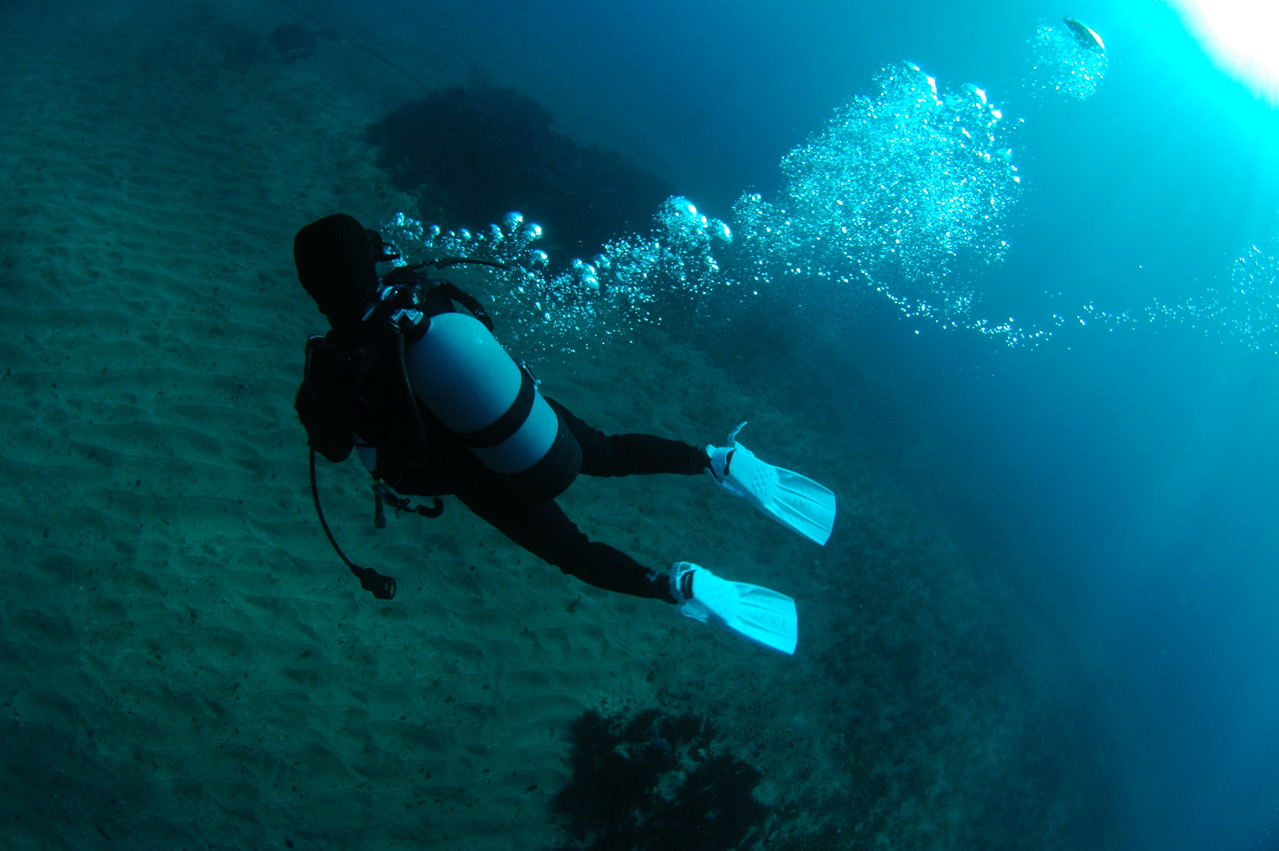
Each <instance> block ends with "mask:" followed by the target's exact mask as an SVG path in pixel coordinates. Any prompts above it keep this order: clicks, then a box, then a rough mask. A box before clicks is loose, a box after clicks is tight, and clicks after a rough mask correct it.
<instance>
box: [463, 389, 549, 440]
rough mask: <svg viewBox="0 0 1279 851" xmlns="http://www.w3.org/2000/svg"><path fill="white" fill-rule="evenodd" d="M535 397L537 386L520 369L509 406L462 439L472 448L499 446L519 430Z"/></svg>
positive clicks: (530, 410) (526, 418) (531, 407)
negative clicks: (517, 389) (495, 417)
mask: <svg viewBox="0 0 1279 851" xmlns="http://www.w3.org/2000/svg"><path fill="white" fill-rule="evenodd" d="M536 397H537V388H536V387H535V386H534V385H533V379H532V378H531V377H530V376H529V374H528V371H527V370H524V369H521V370H520V389H519V392H517V393H516V394H515V399H514V401H512V402H511V407H509V408H507V409H506V413H504V414H502V416H500V417H498V418H497V419H495V420H494V421H493V422H491V423H489V424H488V425H486V426H485V427H484V428H482V429H479V430H478V431H472V432H467V433H466V434H464V435H462V440H463V441H464V442H465V443H466V445H467V446H469V447H471V448H472V449H488V448H491V447H494V446H501V445H502V444H503V443H505V442H506V441H508V440H510V439H511V437H512V436H513V435H514V434H515V433H516V432H517V431H519V430H520V428H521V427H522V426H523V425H524V423H525V421H526V420H528V417H529V414H530V413H531V412H532V410H533V400H534V399H535V398H536Z"/></svg>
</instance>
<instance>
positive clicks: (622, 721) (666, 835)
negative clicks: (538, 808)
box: [552, 709, 769, 851]
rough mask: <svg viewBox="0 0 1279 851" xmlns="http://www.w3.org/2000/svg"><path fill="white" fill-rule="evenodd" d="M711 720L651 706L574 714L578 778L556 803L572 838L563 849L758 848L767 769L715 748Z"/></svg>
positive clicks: (717, 850) (574, 759)
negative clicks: (630, 711) (760, 793)
mask: <svg viewBox="0 0 1279 851" xmlns="http://www.w3.org/2000/svg"><path fill="white" fill-rule="evenodd" d="M714 738H715V732H714V730H713V728H712V727H711V725H710V724H709V722H707V721H705V720H703V719H701V718H698V717H696V716H693V715H663V714H662V713H661V711H660V710H657V709H648V710H645V711H643V712H640V713H638V714H635V715H632V716H629V717H628V716H626V715H623V714H618V715H613V716H610V717H605V716H603V715H601V714H600V713H598V712H596V711H594V710H587V711H586V712H584V713H583V714H582V715H581V717H579V718H578V719H577V721H575V722H574V724H573V728H572V733H571V739H572V747H573V750H572V757H571V761H572V767H573V779H572V780H571V781H570V782H569V784H568V785H567V786H565V787H564V788H563V789H561V790H560V791H559V793H557V794H556V796H555V798H554V801H553V802H552V808H553V809H554V811H555V812H556V814H557V815H558V816H559V817H560V818H561V819H562V820H563V823H564V826H565V828H566V829H567V830H568V832H569V833H570V834H571V835H572V836H573V837H574V841H573V842H572V843H570V844H568V845H563V846H561V847H560V848H559V849H557V851H623V849H625V851H660V849H676V848H678V849H680V851H721V849H730V848H731V849H748V848H755V847H759V845H760V843H761V841H762V832H763V826H764V820H765V819H766V817H767V816H768V814H769V808H768V807H766V806H765V805H764V804H762V803H760V802H759V801H758V800H757V799H756V798H755V795H754V791H755V787H756V786H758V785H759V781H760V773H759V771H758V770H756V769H755V767H754V766H752V765H750V764H749V763H747V762H745V761H743V760H741V759H739V758H737V757H736V756H734V755H732V754H730V753H721V752H716V750H715V748H714V744H713V742H714Z"/></svg>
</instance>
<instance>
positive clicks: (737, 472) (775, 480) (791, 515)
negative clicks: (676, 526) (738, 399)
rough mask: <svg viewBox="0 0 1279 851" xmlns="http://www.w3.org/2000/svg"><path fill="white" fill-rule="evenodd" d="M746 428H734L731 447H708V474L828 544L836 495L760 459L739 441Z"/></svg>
mask: <svg viewBox="0 0 1279 851" xmlns="http://www.w3.org/2000/svg"><path fill="white" fill-rule="evenodd" d="M744 425H746V423H742V425H739V426H738V427H737V428H735V429H733V431H732V433H731V434H729V436H728V445H727V446H723V447H715V446H708V447H706V454H707V455H709V456H710V458H711V466H710V469H709V470H707V473H709V474H710V477H711V478H712V479H714V480H715V481H716V482H718V483H719V484H720V485H721V486H723V487H724V489H725V490H728V491H729V492H731V493H735V494H737V495H738V496H740V497H743V498H744V499H745V500H746V501H747V502H749V503H750V504H751V505H753V506H755V507H756V508H758V509H759V510H760V511H762V512H764V513H765V514H767V515H768V516H769V517H772V518H773V519H774V520H776V521H777V522H778V523H781V524H783V525H784V526H789V527H790V528H791V529H794V530H795V531H796V532H798V533H800V534H801V535H803V536H804V537H806V538H808V539H809V540H811V541H816V542H817V543H819V544H825V543H826V542H827V541H828V540H830V533H831V529H832V528H834V526H835V494H834V492H832V491H831V489H830V488H828V487H825V486H823V485H820V484H818V483H817V482H815V481H813V480H812V479H810V478H808V477H807V476H801V475H800V474H799V473H796V472H793V471H791V470H787V469H784V468H782V467H774V466H773V465H772V464H769V463H767V462H764V461H761V460H759V458H757V457H756V456H755V453H754V452H751V451H750V450H749V449H747V448H746V447H745V446H742V445H741V444H740V443H738V442H737V433H738V432H739V431H741V430H742V426H744Z"/></svg>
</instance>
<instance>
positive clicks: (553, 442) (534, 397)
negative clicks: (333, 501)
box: [405, 312, 582, 499]
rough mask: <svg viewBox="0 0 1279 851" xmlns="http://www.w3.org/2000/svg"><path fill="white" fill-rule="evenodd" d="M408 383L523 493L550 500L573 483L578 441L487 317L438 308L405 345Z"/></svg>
mask: <svg viewBox="0 0 1279 851" xmlns="http://www.w3.org/2000/svg"><path fill="white" fill-rule="evenodd" d="M405 365H406V366H407V368H408V376H409V384H410V386H411V387H412V388H413V392H414V394H415V395H416V396H417V397H418V399H419V400H421V402H422V404H424V405H425V406H426V407H427V408H428V409H429V410H430V411H431V412H432V413H433V414H435V416H436V417H438V418H439V420H440V422H442V423H443V424H444V426H445V427H446V428H447V429H448V430H449V431H451V432H453V433H454V434H456V435H458V436H459V437H460V438H461V439H462V441H463V443H465V444H466V446H467V447H468V448H469V449H470V451H471V452H473V453H475V455H476V456H477V457H478V458H479V459H480V461H482V462H483V463H484V465H485V466H486V467H488V469H490V470H492V471H493V472H494V473H497V474H499V475H500V476H502V477H503V478H504V479H505V480H506V481H507V482H508V483H509V484H510V485H511V486H512V487H513V488H514V489H515V490H516V491H517V492H518V493H520V494H521V495H522V496H524V497H526V498H528V499H550V498H552V497H554V496H556V495H557V494H559V493H560V492H562V491H563V490H564V489H565V488H567V487H568V486H569V484H570V483H571V482H572V481H573V479H574V477H575V476H576V475H577V472H578V470H579V469H580V467H581V461H582V453H581V447H579V446H578V445H577V441H576V439H574V437H573V435H572V433H571V432H570V431H569V429H568V427H567V426H566V425H565V424H564V423H563V422H562V420H561V419H560V417H559V415H558V414H557V413H556V412H555V410H554V409H553V408H552V407H551V406H550V405H549V404H548V403H547V401H546V399H545V398H543V396H542V394H541V393H539V392H538V390H537V387H536V386H535V384H534V381H533V378H532V376H530V375H529V374H528V372H527V371H526V370H524V369H522V368H521V367H520V366H519V365H518V364H517V363H515V361H514V360H512V359H511V356H510V355H509V354H508V353H507V351H506V349H504V348H503V347H502V344H501V343H499V342H498V341H497V339H496V338H495V337H494V336H493V334H492V332H490V331H489V329H488V328H487V327H485V325H484V323H482V322H481V321H480V320H478V319H476V318H475V317H474V316H472V315H471V314H469V313H453V312H446V313H437V314H434V315H432V316H430V317H429V320H428V324H427V327H426V332H425V333H424V334H422V335H421V336H420V337H418V339H416V340H414V341H413V342H411V343H410V344H409V345H408V346H407V348H406V350H405Z"/></svg>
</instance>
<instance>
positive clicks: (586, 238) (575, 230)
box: [368, 86, 673, 253]
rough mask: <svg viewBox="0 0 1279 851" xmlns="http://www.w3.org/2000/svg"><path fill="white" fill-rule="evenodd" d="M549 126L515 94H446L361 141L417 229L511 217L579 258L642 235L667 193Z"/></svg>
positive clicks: (414, 106)
mask: <svg viewBox="0 0 1279 851" xmlns="http://www.w3.org/2000/svg"><path fill="white" fill-rule="evenodd" d="M551 123H552V116H551V113H550V112H549V111H547V110H546V109H545V108H544V107H542V106H540V105H539V104H538V103H536V102H535V101H534V100H533V99H531V98H529V97H528V96H527V95H523V94H521V93H519V92H517V91H516V90H515V89H511V88H501V87H494V86H476V87H471V88H462V87H454V88H451V89H446V90H444V91H439V92H433V93H431V94H429V95H427V96H426V97H424V98H421V99H420V100H413V101H409V102H407V103H405V104H402V105H401V106H400V107H398V108H397V109H395V110H393V111H392V112H390V113H388V114H387V115H386V116H384V117H383V118H381V119H380V120H379V121H377V122H376V123H375V124H373V125H372V126H371V127H370V128H369V130H368V140H369V141H370V142H371V143H373V144H374V145H376V146H377V147H379V148H380V149H381V150H380V153H379V155H378V164H379V166H380V167H382V168H383V169H385V170H386V171H387V172H388V173H389V174H390V175H391V177H392V179H393V181H394V183H395V185H396V186H398V187H399V188H400V189H403V190H405V191H407V192H413V193H417V194H418V195H419V198H420V202H419V207H420V209H419V210H418V213H419V215H421V217H422V218H424V219H428V220H432V221H439V220H440V219H446V220H447V221H448V222H450V223H454V224H455V225H456V226H459V227H460V226H469V227H473V228H474V227H479V226H482V225H484V224H487V223H489V222H496V221H501V217H502V215H503V214H505V213H506V212H507V211H509V210H519V211H520V212H522V213H524V215H525V217H526V218H527V219H528V220H530V221H536V222H539V223H540V224H542V225H544V226H545V227H546V230H547V235H548V238H549V239H550V240H551V241H552V243H553V244H557V245H559V246H561V247H563V248H566V249H568V250H575V251H580V252H583V253H587V252H591V251H594V250H596V249H597V248H598V246H600V245H601V244H602V243H603V242H604V241H606V240H607V239H609V238H610V237H612V236H616V235H620V234H622V233H624V232H627V231H628V230H634V229H637V228H638V229H644V228H646V227H647V226H648V224H649V220H650V219H651V217H652V215H653V213H654V211H655V210H656V209H657V207H658V205H659V204H660V203H661V202H662V201H663V200H665V199H666V198H667V197H669V196H670V195H671V194H673V190H672V188H671V187H670V186H668V185H667V184H666V183H664V182H663V181H661V180H660V179H658V178H657V177H654V176H653V175H651V174H649V173H647V172H645V171H643V170H641V169H639V168H637V167H635V166H633V165H631V164H630V163H628V162H627V161H626V160H625V159H623V158H622V157H621V156H620V155H618V154H615V153H611V152H608V151H604V150H601V149H599V148H596V147H590V146H583V145H579V144H577V143H576V142H574V141H573V140H572V139H570V138H568V137H567V136H564V135H563V134H561V133H559V132H557V131H555V130H553V129H552V128H551ZM442 223H443V222H442Z"/></svg>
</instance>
